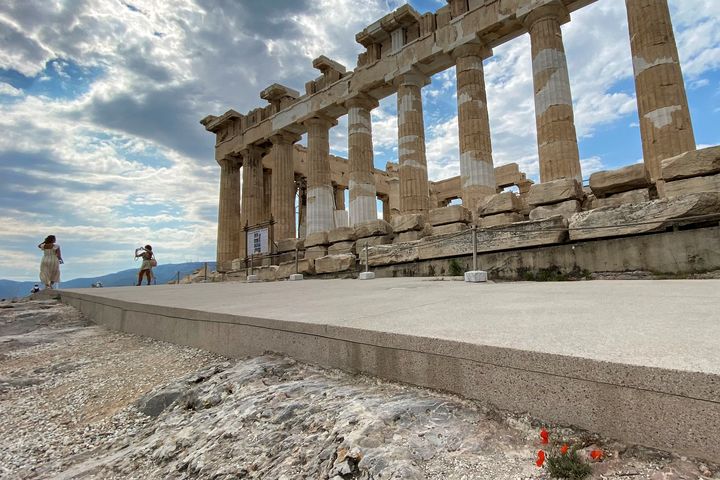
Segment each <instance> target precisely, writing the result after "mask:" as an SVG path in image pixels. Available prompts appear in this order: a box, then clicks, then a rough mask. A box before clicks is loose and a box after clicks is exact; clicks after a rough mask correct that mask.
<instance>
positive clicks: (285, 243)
mask: <svg viewBox="0 0 720 480" xmlns="http://www.w3.org/2000/svg"><path fill="white" fill-rule="evenodd" d="M296 247H297V249H298V250H302V249H303V248H305V242H304V239H303V238H284V239H282V240H278V242H277V251H278V253H285V252H294V251H295V248H296Z"/></svg>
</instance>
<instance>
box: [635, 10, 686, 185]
mask: <svg viewBox="0 0 720 480" xmlns="http://www.w3.org/2000/svg"><path fill="white" fill-rule="evenodd" d="M625 5H626V7H627V16H628V27H629V31H630V50H631V51H632V56H633V70H634V71H635V92H636V97H637V103H638V114H639V117H640V136H641V138H642V148H643V158H644V159H645V167H646V168H647V170H648V172H650V176H651V177H652V179H653V180H658V179H661V178H662V172H661V171H660V170H661V161H662V160H663V159H665V158H670V157H674V156H677V155H680V154H681V153H684V152H687V151H690V150H695V148H696V147H695V135H694V133H693V128H692V122H691V120H690V109H689V108H688V101H687V94H686V93H685V83H684V82H683V76H682V70H681V68H680V60H679V57H678V51H677V45H676V43H675V35H674V34H673V29H672V21H671V19H670V10H669V9H668V3H667V0H625Z"/></svg>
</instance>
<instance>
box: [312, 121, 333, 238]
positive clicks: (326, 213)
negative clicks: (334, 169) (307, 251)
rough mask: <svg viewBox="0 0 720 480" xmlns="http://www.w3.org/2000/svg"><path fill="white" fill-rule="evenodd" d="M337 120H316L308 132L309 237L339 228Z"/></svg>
mask: <svg viewBox="0 0 720 480" xmlns="http://www.w3.org/2000/svg"><path fill="white" fill-rule="evenodd" d="M335 124H337V121H335V120H332V119H330V118H326V117H322V118H321V117H313V118H311V119H309V120H306V121H305V125H306V126H307V129H308V154H307V162H308V166H307V225H306V229H305V235H306V236H307V235H309V234H311V233H315V232H325V231H329V230H332V229H333V228H335V195H334V192H333V186H332V181H331V179H330V159H329V155H330V139H329V130H330V127H332V126H333V125H335Z"/></svg>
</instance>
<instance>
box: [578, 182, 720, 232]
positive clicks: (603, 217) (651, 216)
mask: <svg viewBox="0 0 720 480" xmlns="http://www.w3.org/2000/svg"><path fill="white" fill-rule="evenodd" d="M717 213H720V193H719V192H708V193H693V194H689V195H682V196H680V197H674V198H667V199H662V200H651V201H649V202H644V203H631V204H625V205H620V206H617V207H603V208H596V209H595V210H590V211H587V212H580V213H576V214H575V215H573V217H572V218H571V219H570V239H572V240H584V239H589V238H604V237H619V236H623V235H637V234H640V233H649V232H657V231H663V230H665V229H666V228H668V227H670V226H671V225H672V224H673V223H674V222H672V220H677V219H682V218H683V217H693V216H697V215H707V214H717ZM641 222H642V224H638V223H641ZM598 227H602V228H598Z"/></svg>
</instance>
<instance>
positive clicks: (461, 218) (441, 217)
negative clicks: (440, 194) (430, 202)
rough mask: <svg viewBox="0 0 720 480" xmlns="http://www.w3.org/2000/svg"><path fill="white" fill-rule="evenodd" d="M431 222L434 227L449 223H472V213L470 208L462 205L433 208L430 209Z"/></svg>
mask: <svg viewBox="0 0 720 480" xmlns="http://www.w3.org/2000/svg"><path fill="white" fill-rule="evenodd" d="M428 218H429V222H430V224H431V225H432V226H433V227H434V226H436V225H446V224H448V223H456V222H462V223H470V222H471V221H472V214H471V213H470V210H468V209H467V208H465V207H463V206H462V205H450V206H448V207H442V208H433V209H432V210H430V215H429V217H428Z"/></svg>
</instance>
